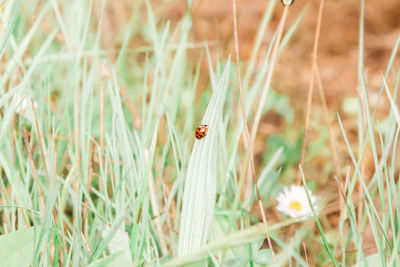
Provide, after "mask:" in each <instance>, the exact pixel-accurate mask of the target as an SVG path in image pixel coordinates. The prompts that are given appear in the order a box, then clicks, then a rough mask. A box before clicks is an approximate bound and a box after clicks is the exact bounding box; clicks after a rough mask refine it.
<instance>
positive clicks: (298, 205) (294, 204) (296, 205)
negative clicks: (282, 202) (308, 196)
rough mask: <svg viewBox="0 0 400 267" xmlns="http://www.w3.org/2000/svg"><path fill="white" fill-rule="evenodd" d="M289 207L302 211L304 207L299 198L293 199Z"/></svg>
mask: <svg viewBox="0 0 400 267" xmlns="http://www.w3.org/2000/svg"><path fill="white" fill-rule="evenodd" d="M289 209H291V210H295V211H301V210H302V209H303V205H302V204H301V203H300V202H299V201H297V200H292V201H290V203H289Z"/></svg>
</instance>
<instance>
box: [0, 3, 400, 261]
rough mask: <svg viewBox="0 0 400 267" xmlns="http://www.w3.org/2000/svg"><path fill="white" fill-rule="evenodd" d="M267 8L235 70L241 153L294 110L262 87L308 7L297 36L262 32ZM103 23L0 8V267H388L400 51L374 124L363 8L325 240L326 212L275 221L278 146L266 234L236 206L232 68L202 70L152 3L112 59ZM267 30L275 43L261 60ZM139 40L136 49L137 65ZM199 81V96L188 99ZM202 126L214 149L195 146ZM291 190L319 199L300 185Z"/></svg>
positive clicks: (138, 6) (204, 50)
mask: <svg viewBox="0 0 400 267" xmlns="http://www.w3.org/2000/svg"><path fill="white" fill-rule="evenodd" d="M277 2H278V1H275V0H271V1H270V2H269V3H266V9H265V14H264V18H263V20H262V21H261V24H260V25H259V26H258V34H257V38H256V42H255V45H254V47H253V50H252V53H251V57H250V59H249V61H248V62H244V63H243V65H244V66H247V67H246V68H243V67H242V66H239V67H242V68H241V70H242V73H243V99H244V115H245V116H244V117H246V119H247V120H248V121H249V122H251V123H250V125H255V126H254V127H253V128H252V129H250V130H251V131H252V135H251V139H250V144H251V145H250V150H251V147H252V146H253V145H254V142H255V139H256V133H257V127H258V124H259V122H260V119H261V117H262V116H266V113H267V112H268V111H269V110H271V109H274V110H276V111H278V112H281V113H285V116H288V115H287V113H288V112H289V111H290V110H291V107H290V105H288V104H286V105H287V106H285V107H284V108H282V105H284V103H288V101H287V97H286V96H284V95H282V94H279V93H277V92H276V91H275V90H274V88H273V87H271V80H272V79H273V78H274V77H273V68H274V65H275V64H276V65H277V66H279V64H280V62H279V59H280V56H281V55H282V54H283V53H285V50H286V49H287V47H288V46H287V44H288V43H290V41H291V38H292V37H293V35H295V34H296V30H297V28H298V26H299V25H300V22H301V19H302V18H303V16H304V15H305V14H307V13H306V12H307V6H306V7H305V8H304V10H303V11H302V12H301V13H300V15H299V16H298V17H296V18H295V19H294V20H293V21H294V22H293V24H287V25H286V26H285V27H283V24H281V28H277V29H273V27H272V26H271V25H270V24H269V22H270V18H271V14H273V12H274V10H275V9H276V8H278V7H279V8H280V5H277V4H276V3H277ZM99 3H101V5H100V4H99ZM0 4H1V2H0ZM187 5H189V7H190V5H191V1H187ZM106 8H107V1H77V0H72V1H71V0H68V1H67V0H65V1H56V0H51V1H7V2H6V3H5V5H4V7H3V12H2V13H1V14H0V20H1V23H2V25H4V27H3V28H2V32H1V36H0V63H1V65H0V72H1V75H0V90H1V91H0V130H1V133H0V175H1V179H0V218H1V220H0V222H1V223H0V234H1V236H0V266H6V265H8V266H89V265H90V266H129V265H132V266H159V265H165V266H179V265H186V264H190V263H192V264H197V265H206V264H207V265H209V266H224V265H233V266H264V265H268V264H275V265H285V266H286V265H292V266H294V265H295V266H307V265H317V266H323V265H326V264H334V265H336V266H339V265H342V266H347V265H356V266H365V265H367V264H368V265H369V266H397V265H398V264H399V249H400V247H399V246H400V244H399V243H400V234H399V214H400V213H399V212H400V200H399V198H398V196H399V194H400V188H399V183H398V169H399V167H398V163H397V162H398V160H397V150H398V148H397V142H398V137H399V128H400V116H399V111H398V105H397V101H396V99H397V96H398V86H399V81H400V75H399V73H400V72H399V71H398V69H396V66H395V64H393V62H394V61H395V58H396V55H397V51H398V45H399V43H400V37H399V38H398V39H397V42H396V43H395V44H394V49H393V52H392V57H391V59H390V61H389V63H388V66H387V69H386V72H385V74H384V75H383V76H382V86H381V87H380V101H385V103H388V106H390V110H389V111H388V112H387V114H385V117H384V118H383V119H382V118H381V119H378V118H377V115H376V112H375V111H376V108H375V107H373V106H371V104H370V103H369V101H368V99H369V98H368V93H369V90H371V89H370V88H368V87H367V85H366V82H365V78H364V66H363V57H364V46H363V42H364V40H363V32H364V23H363V21H364V18H363V14H364V13H363V12H364V2H363V1H361V16H360V37H359V43H360V46H359V67H358V70H356V71H357V72H358V75H359V89H360V99H359V113H358V120H359V121H358V125H359V128H358V139H359V140H358V144H355V143H351V141H350V140H349V138H348V130H347V129H346V127H345V125H344V124H343V122H342V117H341V114H338V116H337V118H338V119H337V124H338V128H340V130H341V133H342V137H343V140H341V141H344V143H345V145H346V148H347V152H348V155H349V156H350V159H351V161H349V162H342V165H343V166H344V167H343V169H342V170H339V171H341V174H342V177H345V170H348V171H347V174H348V175H347V180H343V179H340V177H337V178H336V181H337V183H338V185H339V189H340V190H339V192H337V198H340V197H341V198H342V200H343V202H342V203H343V206H342V207H340V210H341V212H340V219H339V222H338V226H337V227H336V228H335V227H332V226H331V223H330V221H329V219H328V215H329V214H327V211H326V210H325V209H324V208H323V207H322V209H321V210H318V211H314V220H313V219H309V220H306V221H301V222H299V221H298V220H293V219H285V218H284V217H282V216H280V215H277V214H276V213H275V211H274V200H273V196H275V195H276V194H277V193H278V192H279V191H280V189H281V188H282V185H283V184H284V183H288V182H291V183H292V182H294V181H295V177H285V176H284V174H285V170H284V169H283V170H282V168H281V167H282V166H285V164H289V163H288V162H289V157H290V155H288V153H289V154H290V152H288V149H287V147H289V145H288V146H280V145H279V146H278V147H277V148H276V149H272V148H269V151H266V153H265V154H266V155H267V154H268V155H269V157H268V159H269V161H268V162H267V163H266V164H265V165H263V166H260V172H259V174H257V177H256V179H255V180H256V181H257V185H258V188H259V190H260V195H261V198H262V203H263V204H264V208H265V212H266V213H267V216H268V218H272V220H270V219H269V221H268V222H269V224H268V226H267V227H266V226H265V225H264V224H262V223H260V222H261V219H260V218H259V216H258V213H257V210H258V209H256V208H254V207H253V206H254V205H253V204H255V203H254V201H255V200H257V196H256V190H253V188H251V190H250V193H249V195H248V196H247V195H245V194H242V184H243V179H244V176H245V175H246V168H247V166H248V162H249V161H250V158H249V157H250V156H251V155H252V153H251V151H243V149H242V146H241V143H240V137H241V135H242V132H243V127H244V124H243V116H242V114H240V113H239V110H238V108H237V106H238V99H239V96H238V94H237V92H238V91H237V90H236V88H237V86H238V82H237V81H238V77H237V73H238V72H236V71H235V68H234V67H236V66H235V63H231V62H230V60H229V59H228V56H226V57H225V55H219V58H217V60H215V61H212V60H211V52H210V49H213V47H211V46H212V44H210V43H200V44H198V43H192V42H191V34H192V19H193V18H192V17H191V14H190V13H187V14H184V16H183V17H182V19H181V20H180V21H178V22H177V23H170V22H165V21H162V20H160V19H159V18H157V16H156V15H155V14H156V13H155V12H153V9H152V5H151V4H150V2H149V1H136V2H135V4H134V5H133V6H132V12H131V16H130V21H129V23H128V24H127V25H126V26H125V28H124V30H123V31H122V32H114V33H113V34H115V42H116V43H115V45H116V47H119V49H117V50H115V51H109V50H105V49H104V48H103V45H104V44H103V43H102V42H101V40H102V35H104V34H108V33H107V32H105V30H104V29H103V27H104V20H105V19H106V18H105V12H106ZM32 10H34V15H32V13H31V12H32ZM95 10H96V12H95ZM144 10H145V11H146V12H143V11H144ZM286 10H288V8H286ZM285 12H286V11H285ZM286 15H288V16H291V14H290V13H285V16H286ZM266 29H273V30H274V31H276V32H275V34H274V36H273V38H271V40H270V41H269V43H268V45H267V46H266V47H263V46H262V45H261V43H262V42H261V40H262V36H264V35H265V32H266ZM280 30H282V32H281V33H282V38H281V37H280ZM134 37H140V38H142V40H144V41H145V43H146V45H145V46H140V47H136V48H134V49H132V48H131V46H132V43H134V42H135V39H134ZM274 44H275V45H274ZM133 45H136V44H133ZM193 49H196V50H199V51H200V52H201V53H199V54H201V56H200V57H194V56H193V55H191V52H192V50H193ZM226 54H229V53H226ZM258 59H259V60H260V62H258V61H257V60H258ZM203 60H204V61H207V65H208V71H204V70H203V69H202V68H201V65H202V62H203ZM258 63H260V64H258ZM391 73H396V74H395V75H396V77H395V79H390V77H391ZM202 76H209V80H210V82H209V84H208V85H207V86H206V87H205V89H204V90H199V88H200V86H199V80H200V77H202ZM392 78H393V77H392ZM392 80H395V82H392ZM16 94H18V95H22V96H28V97H31V98H32V100H34V101H37V103H38V105H37V108H35V109H34V110H33V120H29V119H26V118H25V117H24V116H22V115H20V114H17V113H16V111H17V105H18V102H16V101H13V97H14V95H16ZM260 96H262V97H261V100H260ZM278 100H279V101H278ZM281 100H282V101H281ZM257 103H259V106H258V109H257V110H256V109H255V108H254V106H256V105H257ZM282 110H283V111H282ZM267 116H268V115H267ZM288 117H289V116H288ZM287 120H288V123H290V121H289V120H290V119H287ZM202 123H206V124H209V133H208V135H207V136H206V137H204V138H203V139H201V140H195V137H194V129H196V127H197V126H198V125H200V124H202ZM336 126H337V125H336ZM320 127H321V129H322V130H324V129H325V127H326V126H325V125H320ZM336 141H338V140H336ZM339 141H340V140H339ZM287 142H288V143H289V141H287ZM366 155H372V159H373V163H372V165H373V166H372V167H371V166H370V167H371V169H372V170H373V172H372V174H371V175H369V174H367V173H366V172H365V166H366V164H367V163H366ZM296 165H297V164H296ZM302 175H303V182H304V184H308V187H307V188H313V189H316V190H317V191H318V192H320V193H321V195H323V194H324V188H320V187H318V181H310V178H309V177H307V170H304V173H303V172H302ZM253 186H254V185H252V187H253ZM335 201H339V199H336V200H335ZM335 203H337V202H335ZM293 229H297V230H296V231H293ZM366 231H370V232H371V237H372V239H373V241H374V243H375V244H374V246H373V250H372V252H371V250H368V249H367V248H366V247H365V246H364V245H365V239H367V237H368V238H369V236H367V235H366V234H365V233H366ZM266 236H270V237H271V239H272V246H273V249H274V251H275V252H276V261H275V262H274V259H273V254H272V251H271V250H270V249H269V248H267V245H266V244H264V239H265V238H266ZM21 255H23V256H21Z"/></svg>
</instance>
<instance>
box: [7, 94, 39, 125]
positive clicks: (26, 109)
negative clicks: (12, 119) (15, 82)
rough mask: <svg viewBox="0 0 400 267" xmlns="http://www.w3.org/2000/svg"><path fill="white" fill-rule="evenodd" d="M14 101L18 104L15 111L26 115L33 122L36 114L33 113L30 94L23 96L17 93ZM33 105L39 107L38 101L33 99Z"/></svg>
mask: <svg viewBox="0 0 400 267" xmlns="http://www.w3.org/2000/svg"><path fill="white" fill-rule="evenodd" d="M13 101H14V103H15V105H17V109H16V110H15V112H17V113H18V114H20V115H22V116H24V117H25V118H26V119H27V120H29V121H31V122H32V123H33V122H34V120H35V116H34V114H33V109H32V98H31V97H29V96H22V95H20V94H15V95H14V98H13ZM33 107H34V108H35V109H37V107H38V103H37V101H33Z"/></svg>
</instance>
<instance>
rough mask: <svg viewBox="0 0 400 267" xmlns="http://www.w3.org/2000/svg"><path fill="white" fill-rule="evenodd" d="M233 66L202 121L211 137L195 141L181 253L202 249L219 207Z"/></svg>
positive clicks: (184, 200)
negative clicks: (219, 164) (222, 135)
mask: <svg viewBox="0 0 400 267" xmlns="http://www.w3.org/2000/svg"><path fill="white" fill-rule="evenodd" d="M229 67H230V59H229V60H228V62H227V64H226V66H225V69H224V72H223V74H222V75H221V78H220V80H219V82H218V85H217V88H216V90H215V91H214V93H213V95H212V97H211V100H210V103H209V104H208V107H207V109H206V112H205V114H204V117H203V120H202V121H201V124H207V125H208V133H207V136H205V137H204V138H203V139H200V140H196V141H195V143H194V146H193V150H192V154H191V156H190V160H189V165H188V170H187V175H186V182H185V187H184V195H183V205H182V217H181V222H180V234H179V243H178V255H184V254H187V253H189V252H191V251H194V250H196V249H199V248H200V247H201V246H202V245H204V244H205V242H206V241H207V235H208V229H209V225H210V221H211V219H212V216H213V213H214V206H215V196H216V186H217V180H216V175H217V171H216V157H217V152H218V151H217V148H218V145H217V143H218V129H219V125H220V124H221V123H222V108H223V106H224V101H225V95H226V90H227V87H228V77H229Z"/></svg>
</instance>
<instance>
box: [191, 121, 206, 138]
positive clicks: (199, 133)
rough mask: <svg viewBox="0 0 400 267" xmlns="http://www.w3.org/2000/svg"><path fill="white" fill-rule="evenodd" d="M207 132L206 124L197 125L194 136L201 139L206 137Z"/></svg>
mask: <svg viewBox="0 0 400 267" xmlns="http://www.w3.org/2000/svg"><path fill="white" fill-rule="evenodd" d="M207 130H208V125H207V124H202V125H199V127H197V128H196V133H195V134H194V135H195V136H196V138H197V139H201V138H203V137H204V136H206V134H207Z"/></svg>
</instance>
